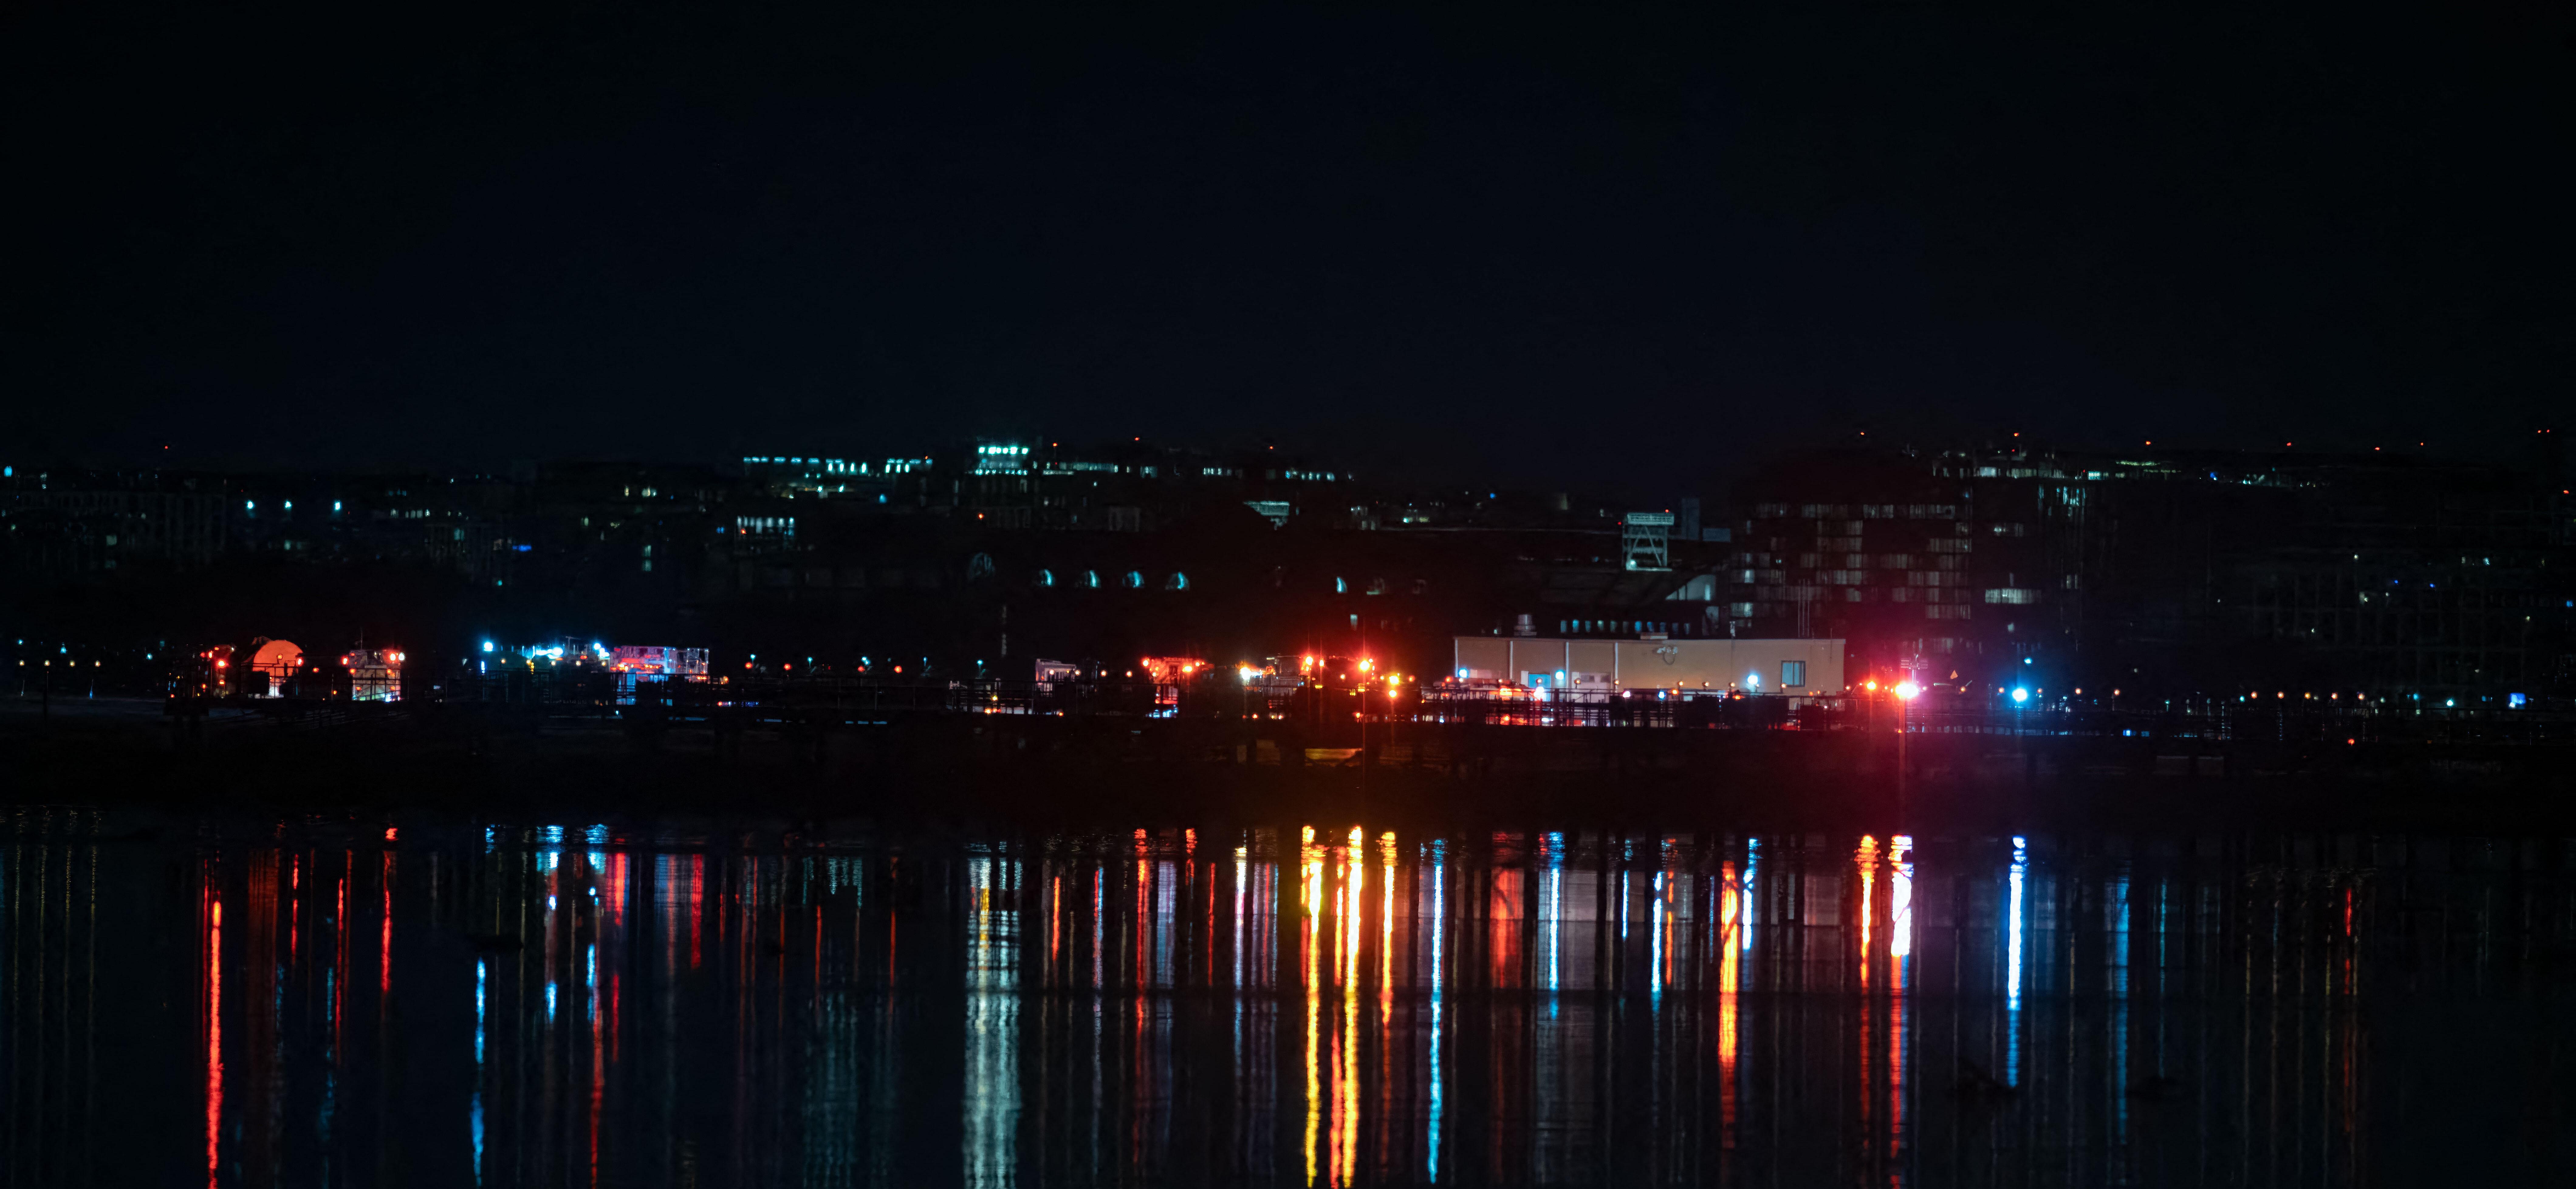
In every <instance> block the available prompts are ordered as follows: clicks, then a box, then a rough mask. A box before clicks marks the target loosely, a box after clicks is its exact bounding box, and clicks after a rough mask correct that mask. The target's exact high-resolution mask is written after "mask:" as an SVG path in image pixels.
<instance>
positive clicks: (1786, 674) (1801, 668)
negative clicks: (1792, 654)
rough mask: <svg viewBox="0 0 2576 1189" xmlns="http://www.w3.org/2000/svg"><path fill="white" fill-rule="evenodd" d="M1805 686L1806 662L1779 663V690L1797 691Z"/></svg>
mask: <svg viewBox="0 0 2576 1189" xmlns="http://www.w3.org/2000/svg"><path fill="white" fill-rule="evenodd" d="M1806 684H1807V662H1805V661H1782V662H1780V688H1782V689H1797V688H1800V687H1803V686H1805V685H1806Z"/></svg>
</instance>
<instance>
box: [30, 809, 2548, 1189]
mask: <svg viewBox="0 0 2576 1189" xmlns="http://www.w3.org/2000/svg"><path fill="white" fill-rule="evenodd" d="M11 820H12V827H13V831H14V832H13V834H12V836H11V838H10V839H9V841H8V843H7V845H6V847H5V849H0V893H5V895H6V897H7V903H6V909H7V912H6V918H5V926H6V936H5V944H6V953H5V957H6V960H7V964H6V967H5V978H6V983H5V987H0V990H5V1000H0V1002H5V1005H6V1009H7V1011H6V1026H5V1029H0V1045H5V1055H6V1056H7V1058H8V1065H7V1068H8V1069H9V1070H10V1072H11V1077H10V1078H9V1079H8V1080H7V1085H6V1087H5V1092H6V1094H7V1103H8V1121H9V1127H10V1130H9V1135H10V1137H11V1140H12V1143H11V1145H10V1147H9V1149H8V1157H7V1158H8V1161H9V1169H8V1171H9V1173H10V1174H11V1181H12V1183H27V1184H61V1185H78V1184H117V1183H130V1182H136V1181H143V1182H152V1183H179V1182H190V1183H197V1182H202V1183H205V1184H208V1185H211V1186H223V1185H237V1184H283V1185H338V1184H378V1183H390V1182H393V1181H397V1180H400V1181H404V1182H406V1183H450V1184H478V1185H491V1186H515V1185H537V1184H545V1185H555V1184H584V1185H587V1184H621V1185H624V1184H632V1185H656V1186H658V1185H690V1184H696V1185H712V1184H745V1185H762V1184H777V1185H818V1186H838V1185H915V1184H950V1183H962V1184H971V1185H1031V1186H1035V1185H1043V1184H1086V1183H1118V1184H1136V1183H1147V1184H1154V1183H1163V1184H1226V1183H1248V1184H1317V1185H1345V1184H1381V1183H1390V1182H1437V1183H1453V1182H1455V1183H1490V1182H1502V1183H1568V1182H1578V1183H1579V1182H1605V1183H1622V1184H1640V1183H1720V1184H1757V1183H1758V1184H1773V1183H1796V1184H1807V1183H1822V1182H1827V1181H1835V1182H1846V1181H1851V1180H1853V1179H1855V1178H1857V1179H1861V1180H1867V1181H1872V1182H1876V1183H1883V1184H1890V1185H1905V1184H1915V1183H1923V1184H1947V1183H1971V1184H2012V1185H2028V1184H2124V1183H2180V1184H2211V1185H2268V1184H2315V1185H2333V1184H2350V1183H2358V1182H2361V1181H2365V1180H2370V1179H2373V1178H2381V1179H2388V1178H2399V1177H2405V1176H2408V1175H2410V1174H2412V1175H2422V1174H2427V1173H2435V1172H2439V1173H2441V1174H2443V1175H2445V1177H2446V1179H2452V1178H2456V1177H2457V1176H2459V1175H2462V1174H2464V1173H2468V1172H2485V1173H2489V1174H2494V1175H2523V1176H2538V1177H2541V1178H2544V1179H2545V1178H2546V1177H2548V1176H2553V1175H2557V1174H2559V1173H2561V1172H2563V1169H2564V1167H2565V1165H2564V1160H2565V1158H2566V1157H2567V1156H2568V1155H2569V1153H2567V1152H2565V1151H2562V1150H2561V1146H2562V1145H2563V1144H2564V1143H2565V1142H2566V1141H2564V1140H2562V1139H2561V1138H2560V1137H2562V1136H2566V1135H2569V1134H2576V1126H2571V1125H2576V1109H2571V1106H2570V1104H2571V1102H2576V1095H2571V1094H2570V1093H2569V1092H2568V1090H2567V1088H2566V1084H2567V1079H2568V1077H2569V1074H2568V1072H2567V1070H2566V1067H2564V1066H2562V1065H2560V1064H2557V1063H2556V1062H2558V1061H2561V1060H2563V1059H2565V1058H2566V1057H2567V1056H2568V1055H2569V1054H2570V1053H2571V1052H2572V1051H2576V1043H2571V1042H2576V1029H2571V1028H2570V1026H2569V1024H2568V1019H2567V1016H2566V1013H2565V1008H2566V1007H2567V1006H2568V1004H2569V1000H2570V999H2571V993H2570V990H2569V985H2570V984H2569V981H2568V979H2567V977H2566V976H2567V975H2569V974H2570V973H2576V872H2571V864H2570V858H2571V849H2570V847H2569V845H2568V844H2567V843H2566V842H2564V841H2560V840H2520V841H2488V840H2474V839H2407V838H2367V837H2360V838H2356V837H2331V836H2329V837H2308V838H2278V839H2244V838H2224V839H2221V838H2172V839H2138V840H2130V839H2120V838H2104V837H2088V838H2046V837H2036V836H2033V837H1999V838H1957V837H1915V836H1910V835H1906V834H1892V833H1878V834H1872V835H1867V836H1862V837H1857V838H1853V837H1831V836H1825V835H1815V834H1806V835H1786V836H1758V837H1741V836H1707V835H1690V834H1670V835H1652V834H1616V833H1612V834H1604V833H1599V832H1578V831H1563V832H1555V831H1539V832H1529V833H1509V832H1506V833H1493V832H1476V833H1466V832H1453V833H1446V834H1427V833H1426V834H1417V833H1411V832H1403V831H1387V830H1383V829H1377V828H1371V827H1362V826H1355V825H1349V824H1320V823H1319V824H1314V825H1304V826H1291V827H1285V828H1282V829H1279V830H1270V829H1256V830H1250V831H1228V832H1221V833H1220V832H1215V831H1206V830H1193V831H1178V830H1161V831H1146V830H1136V831H1132V832H1127V833H1121V834H1111V835H1103V836H1098V837H1082V838H1065V837H1036V838H1021V837H997V838H988V839H980V840H963V841H960V840H953V839H952V840H920V839H867V840H858V839H853V840H846V841H843V840H825V841H822V842H817V841H814V840H810V839H800V838H794V837H781V836H778V835H770V836H767V837H765V838H764V837H761V836H755V835H746V834H721V835H704V836H688V835H678V834H657V833H654V832H652V831H627V830H622V829H612V828H610V827H608V826H605V825H599V824H571V823H565V824H549V825H540V826H520V825H500V826H494V827H491V828H489V829H485V828H482V827H477V828H475V829H472V830H470V831H451V832H443V833H442V832H437V831H430V830H423V829H412V828H406V829H405V830H403V831H401V832H400V834H399V835H397V834H396V833H395V832H393V831H390V830H384V829H382V827H381V825H380V824H379V825H376V826H365V827H360V826H358V825H355V824H342V825H338V826H330V825H314V824H306V825H300V826H289V827H285V828H272V829H266V830H262V831H258V832H256V833H255V834H253V833H248V832H241V831H232V832H229V833H228V834H219V833H218V832H217V831H214V830H213V829H211V828H197V827H193V826H184V825H183V826H168V827H163V828H161V829H159V830H158V831H157V832H156V831H133V830H128V831H123V832H119V831H115V830H111V829H108V828H106V827H105V826H103V825H102V823H101V821H100V818H99V815H97V814H94V813H87V812H86V811H67V810H56V811H22V812H19V813H17V814H16V815H15V816H14V817H13V818H12V819H11ZM379 834H382V835H383V837H378V835H379ZM1283 949H1284V950H1285V951H1286V952H1285V954H1283V953H1282V951H1283ZM1283 958H1284V961H1283ZM191 1002H193V1005H194V1007H193V1010H190V1009H189V1008H188V1006H187V1005H189V1004H190V1003H191ZM174 1009H175V1010H174Z"/></svg>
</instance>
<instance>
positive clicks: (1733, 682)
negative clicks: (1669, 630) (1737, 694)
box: [1449, 636, 1844, 696]
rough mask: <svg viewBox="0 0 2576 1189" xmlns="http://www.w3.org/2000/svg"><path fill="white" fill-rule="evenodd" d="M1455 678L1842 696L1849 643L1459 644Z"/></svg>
mask: <svg viewBox="0 0 2576 1189" xmlns="http://www.w3.org/2000/svg"><path fill="white" fill-rule="evenodd" d="M1449 675H1450V677H1451V678H1453V679H1455V680H1458V681H1464V682H1484V681H1495V682H1502V683H1505V684H1510V685H1523V686H1529V687H1531V688H1533V689H1570V690H1590V691H1616V690H1667V691H1676V692H1682V693H1702V692H1708V693H1722V692H1725V691H1728V690H1741V691H1743V692H1745V693H1756V694H1788V695H1793V696H1800V695H1819V694H1840V693H1842V692H1844V676H1843V642H1842V641H1840V640H1832V639H1825V640H1575V639H1547V638H1529V639H1524V638H1516V637H1496V636H1458V637H1455V638H1453V639H1452V641H1451V668H1450V674H1449Z"/></svg>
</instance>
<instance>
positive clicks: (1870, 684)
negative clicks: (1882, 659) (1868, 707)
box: [1860, 677, 1878, 693]
mask: <svg viewBox="0 0 2576 1189" xmlns="http://www.w3.org/2000/svg"><path fill="white" fill-rule="evenodd" d="M1860 687H1861V688H1862V689H1865V690H1868V691H1870V692H1871V693H1877V692H1878V678H1875V677H1872V678H1870V679H1869V680H1867V681H1864V682H1861V683H1860Z"/></svg>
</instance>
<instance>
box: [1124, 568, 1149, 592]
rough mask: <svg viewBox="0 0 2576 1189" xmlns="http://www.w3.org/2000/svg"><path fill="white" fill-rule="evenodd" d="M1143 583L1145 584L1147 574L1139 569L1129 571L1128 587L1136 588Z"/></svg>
mask: <svg viewBox="0 0 2576 1189" xmlns="http://www.w3.org/2000/svg"><path fill="white" fill-rule="evenodd" d="M1143 585H1145V575H1144V574H1143V573H1142V572H1140V571H1137V570H1129V571H1127V589H1129V590H1135V589H1136V588H1138V587H1141V586H1143Z"/></svg>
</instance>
